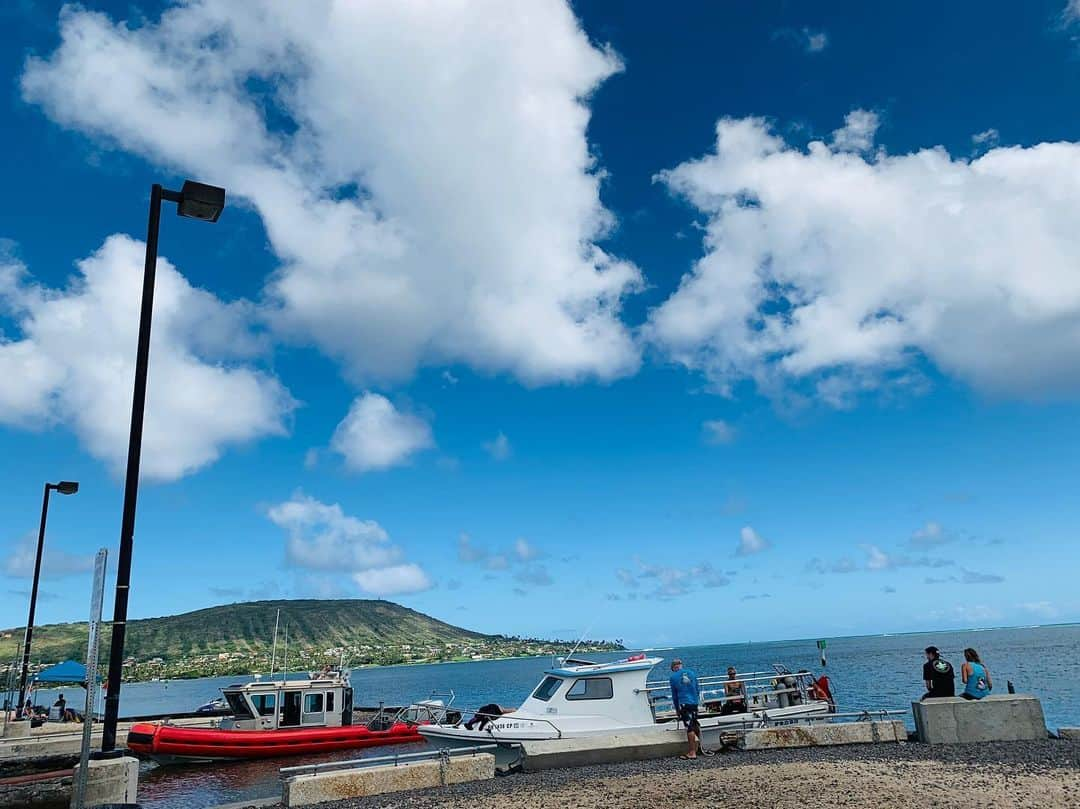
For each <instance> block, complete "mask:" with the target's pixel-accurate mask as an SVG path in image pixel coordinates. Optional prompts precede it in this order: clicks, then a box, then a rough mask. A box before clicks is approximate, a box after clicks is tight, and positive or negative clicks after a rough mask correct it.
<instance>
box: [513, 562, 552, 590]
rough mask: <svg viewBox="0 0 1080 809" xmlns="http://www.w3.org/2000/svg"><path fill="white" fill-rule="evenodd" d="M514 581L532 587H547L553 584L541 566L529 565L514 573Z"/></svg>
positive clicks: (545, 569) (548, 574)
mask: <svg viewBox="0 0 1080 809" xmlns="http://www.w3.org/2000/svg"><path fill="white" fill-rule="evenodd" d="M514 579H515V580H517V581H519V582H521V583H522V584H527V585H530V586H533V587H548V586H550V585H551V584H554V583H555V580H554V579H553V578H551V574H550V573H548V570H547V568H546V567H544V566H543V565H529V566H528V567H525V568H523V569H521V570H519V571H518V572H517V573H515V574H514Z"/></svg>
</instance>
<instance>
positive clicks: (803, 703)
mask: <svg viewBox="0 0 1080 809" xmlns="http://www.w3.org/2000/svg"><path fill="white" fill-rule="evenodd" d="M661 662H663V658H660V657H646V656H645V655H637V656H634V657H628V658H626V659H624V660H617V661H614V662H611V663H592V662H589V661H584V660H565V661H561V662H558V663H557V664H556V665H555V666H553V667H552V668H551V669H549V670H548V671H546V672H545V673H544V678H543V679H542V680H541V681H540V684H539V685H537V687H536V688H535V689H534V690H533V692H532V694H531V695H530V696H529V697H528V698H527V699H526V700H525V701H524V702H523V703H522V704H521V707H519V708H517V709H516V710H514V711H510V712H509V713H504V714H498V715H496V714H481V715H482V716H483V718H484V719H487V720H488V721H487V722H483V723H479V724H481V725H483V726H482V727H475V726H474V727H473V728H471V729H470V728H469V727H466V725H465V724H463V723H462V722H461V721H457V722H455V723H454V724H449V723H438V722H436V723H433V724H428V725H422V726H420V727H419V728H418V730H419V732H420V734H421V735H422V736H424V738H426V739H427V740H428V742H430V743H431V744H432V745H434V746H435V747H440V748H455V747H474V746H477V745H485V744H487V745H490V744H492V743H495V744H497V745H499V747H498V749H497V751H496V764H497V765H498V766H499V767H501V768H505V767H507V766H512V765H513V764H514V763H515V762H516V761H517V759H518V758H519V755H520V751H519V748H518V746H519V745H520V744H521V743H523V742H530V741H540V740H553V739H575V738H580V737H583V736H605V735H612V734H626V733H635V734H637V733H646V734H656V735H657V740H662V739H664V738H669V736H668V734H670V738H671V739H673V740H674V739H679V738H685V734H686V729H685V727H684V726H683V725H682V724H681V723H679V722H678V720H677V717H676V716H675V711H674V709H673V707H672V705H671V691H670V687H669V685H668V682H667V681H666V680H664V681H654V682H650V681H649V680H648V675H649V672H650V671H652V669H653V667H655V666H656V665H657V664H658V663H661ZM698 682H699V686H700V691H701V695H700V702H701V705H700V720H699V721H700V723H701V744H702V746H703V747H704V748H706V749H709V748H711V747H715V746H717V745H718V744H719V743H720V736H721V734H722V733H723V732H724V731H725V730H733V729H741V728H747V727H754V726H760V725H763V724H765V723H766V722H771V721H777V720H796V719H799V718H802V717H808V716H815V715H822V714H827V713H829V712H830V711H833V710H835V707H834V706H833V705H832V704H831V703H830V701H829V700H827V699H823V698H818V697H819V696H822V693H821V692H819V690H818V689H819V687H820V686H819V685H818V684H817V683H815V681H814V678H813V675H812V674H810V673H809V672H798V673H791V672H789V671H788V670H787V669H785V668H784V667H782V666H777V667H775V670H774V671H772V672H753V673H751V674H744V675H742V676H738V677H737V678H736V679H734V680H732V679H728V678H726V677H722V676H716V677H701V678H699V681H698ZM819 682H820V681H819ZM735 684H738V685H737V686H736V685H735ZM725 686H727V688H725ZM728 689H730V690H731V691H735V690H738V691H739V692H740V693H739V694H737V695H729V690H728ZM826 693H827V692H826ZM740 699H741V700H742V704H743V705H745V706H746V710H745V711H743V712H741V713H727V712H725V713H721V711H724V705H725V704H726V703H729V702H732V703H734V702H735V701H736V700H740ZM465 713H468V711H465ZM473 713H474V715H475V712H473ZM680 734H681V735H680Z"/></svg>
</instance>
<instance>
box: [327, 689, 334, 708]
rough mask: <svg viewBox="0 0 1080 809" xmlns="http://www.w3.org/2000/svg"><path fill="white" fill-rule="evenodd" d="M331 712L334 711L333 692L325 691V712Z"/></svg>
mask: <svg viewBox="0 0 1080 809" xmlns="http://www.w3.org/2000/svg"><path fill="white" fill-rule="evenodd" d="M332 710H334V692H333V691H327V692H326V712H327V713H330V712H331V711H332Z"/></svg>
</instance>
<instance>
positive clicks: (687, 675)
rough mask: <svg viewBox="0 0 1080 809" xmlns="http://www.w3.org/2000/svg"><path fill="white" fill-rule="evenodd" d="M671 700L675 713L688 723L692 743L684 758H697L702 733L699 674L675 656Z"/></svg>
mask: <svg viewBox="0 0 1080 809" xmlns="http://www.w3.org/2000/svg"><path fill="white" fill-rule="evenodd" d="M668 682H670V683H671V701H672V703H674V705H675V713H676V715H677V716H678V717H679V719H681V720H682V722H683V724H684V725H686V739H687V741H688V742H689V743H690V749H689V750H688V751H687V753H686V755H685V756H683V758H687V759H695V758H697V752H698V739H699V737H700V735H701V725H700V724H699V723H698V700H699V699H700V696H699V692H698V679H697V674H695V673H694V670H693V669H684V668H683V664H682V661H681V660H679V659H678V658H675V659H674V660H672V661H671V678H670V680H669V681H668Z"/></svg>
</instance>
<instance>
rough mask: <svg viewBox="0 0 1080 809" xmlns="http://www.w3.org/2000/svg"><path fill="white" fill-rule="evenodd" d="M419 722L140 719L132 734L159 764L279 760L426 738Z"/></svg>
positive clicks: (134, 743)
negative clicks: (229, 725) (245, 725)
mask: <svg viewBox="0 0 1080 809" xmlns="http://www.w3.org/2000/svg"><path fill="white" fill-rule="evenodd" d="M423 741H424V737H423V736H421V735H420V734H419V733H418V732H417V726H416V725H410V724H407V723H404V722H398V723H396V724H394V725H393V726H391V727H390V728H388V729H387V730H371V729H370V728H368V727H366V726H364V725H347V726H344V727H331V728H327V727H320V728H296V729H290V730H227V729H221V728H192V727H180V726H177V725H164V724H156V723H138V724H135V725H132V727H131V730H130V731H129V732H128V739H127V746H128V749H129V750H131V751H132V752H134V753H136V754H138V755H140V756H145V757H147V758H152V759H154V760H156V761H158V762H159V763H163V764H168V763H175V762H181V761H182V762H192V761H228V760H241V759H255V758H277V757H279V756H300V755H310V754H313V753H325V752H332V751H335V750H350V749H354V748H364V747H378V746H381V745H389V744H413V743H417V742H423Z"/></svg>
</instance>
